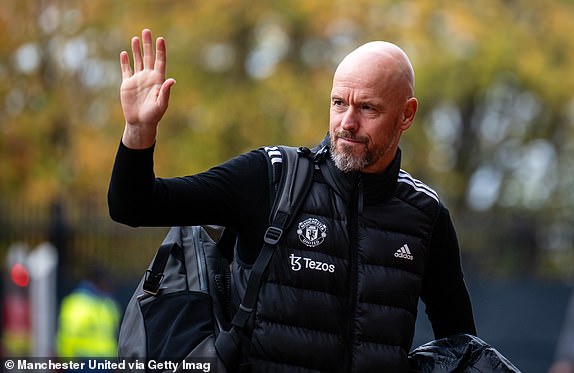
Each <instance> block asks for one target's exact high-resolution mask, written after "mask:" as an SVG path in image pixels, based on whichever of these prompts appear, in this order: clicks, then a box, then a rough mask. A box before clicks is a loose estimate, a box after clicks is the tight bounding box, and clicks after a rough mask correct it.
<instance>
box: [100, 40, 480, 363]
mask: <svg viewBox="0 0 574 373" xmlns="http://www.w3.org/2000/svg"><path fill="white" fill-rule="evenodd" d="M142 44H143V48H142ZM131 49H132V55H133V69H132V67H131V65H130V61H129V56H128V53H127V52H125V51H123V52H121V53H120V65H121V71H122V84H121V89H120V97H121V98H120V101H121V105H122V109H123V113H124V117H125V127H124V132H123V135H122V140H121V142H120V144H119V148H118V151H117V154H116V160H115V163H114V168H113V172H112V176H111V180H110V186H109V191H108V204H109V209H110V215H111V217H112V218H113V219H114V220H116V221H118V222H121V223H124V224H128V225H130V226H177V225H198V224H218V225H224V226H227V227H231V228H233V229H234V230H235V231H237V232H238V245H237V248H236V253H235V258H234V262H233V269H232V273H233V275H232V276H233V284H234V287H235V291H236V292H238V293H240V292H241V289H244V287H245V283H246V279H247V276H248V273H249V268H250V265H251V264H252V263H253V262H254V260H255V258H256V257H257V255H258V253H259V249H260V248H261V247H262V244H263V237H264V233H265V230H266V229H267V225H268V218H269V212H270V209H271V201H272V199H273V191H272V190H270V187H269V181H268V180H269V179H270V178H269V175H268V172H269V161H268V159H267V155H266V152H265V151H263V150H261V149H258V150H253V151H250V152H247V153H245V154H242V155H239V156H237V157H235V158H233V159H231V160H229V161H227V162H225V163H223V164H221V165H218V166H216V167H213V168H211V169H210V170H208V171H206V172H202V173H199V174H195V175H189V176H184V177H180V178H156V177H155V175H154V168H153V155H154V148H155V145H156V134H157V128H158V124H159V121H160V119H161V118H162V116H163V115H164V113H165V111H166V110H167V107H168V100H169V95H170V91H171V89H172V86H173V85H174V83H175V80H174V79H171V78H169V79H166V75H165V71H166V47H165V40H164V39H163V38H161V37H160V38H157V39H156V43H155V55H154V43H153V40H152V36H151V31H149V30H147V29H146V30H143V32H142V37H141V41H140V39H139V38H138V37H134V38H132V41H131ZM142 49H143V53H142ZM414 83H415V79H414V72H413V68H412V66H411V63H410V61H409V58H408V57H407V55H406V54H405V53H404V52H403V51H402V50H401V49H400V48H399V47H398V46H396V45H394V44H392V43H389V42H384V41H374V42H369V43H366V44H364V45H362V46H360V47H358V48H357V49H355V50H354V51H352V52H351V53H349V54H348V55H347V56H346V57H345V58H344V59H343V60H342V61H341V62H340V64H339V65H338V67H337V68H336V70H335V73H334V76H333V81H332V90H331V97H330V123H329V130H328V134H327V136H326V137H325V138H324V139H323V140H322V141H321V143H320V144H319V145H318V146H316V147H315V148H313V149H307V148H302V150H301V153H302V155H301V156H308V157H311V158H312V159H313V161H314V162H315V173H314V177H313V183H312V186H311V189H310V192H309V194H308V196H307V198H306V199H305V201H304V202H303V205H302V207H301V209H300V210H299V213H298V215H297V216H296V218H295V220H294V221H295V222H296V223H295V224H294V225H293V226H292V227H290V228H289V229H288V231H286V232H284V234H283V235H282V238H281V241H280V243H279V247H278V248H277V250H276V251H275V254H274V257H273V259H272V262H271V264H270V267H269V269H270V270H269V272H268V274H267V278H266V280H265V282H264V283H263V285H262V287H261V291H260V293H259V298H258V305H257V308H256V310H255V312H254V317H253V319H252V324H251V328H250V331H249V333H248V334H249V335H247V336H245V338H244V340H243V341H242V344H243V349H242V353H243V355H242V359H241V362H240V366H239V367H235V368H233V369H232V371H246V372H248V371H253V372H271V371H273V372H316V371H329V372H403V371H408V369H409V367H408V358H407V355H408V352H409V350H410V349H411V344H412V341H413V336H414V332H415V320H416V316H417V304H418V300H419V298H420V299H422V300H423V301H424V303H425V305H426V313H427V316H428V317H429V319H430V322H431V325H432V328H433V332H434V335H435V337H436V338H443V337H447V336H450V335H454V334H458V333H465V334H470V335H475V334H476V328H475V323H474V317H473V312H472V307H471V301H470V296H469V294H468V291H467V288H466V285H465V282H464V278H463V271H462V265H461V261H460V253H459V245H458V240H457V237H456V232H455V229H454V226H453V223H452V221H451V218H450V215H449V212H448V210H447V208H446V207H445V206H444V205H443V203H442V202H441V201H440V199H439V197H438V195H437V194H436V193H435V192H434V191H433V190H432V189H431V188H430V187H428V186H427V185H425V184H424V183H422V182H421V181H419V180H416V179H414V178H413V177H412V176H411V175H409V174H408V173H407V172H405V171H403V170H401V169H400V163H401V150H400V148H399V140H400V138H401V135H402V133H403V132H404V131H406V130H407V129H408V128H409V127H410V126H411V124H412V122H413V119H414V117H415V113H416V111H417V106H418V102H417V99H416V98H415V97H414ZM294 94H297V93H296V92H294ZM270 99H272V98H270ZM253 109H255V108H253ZM240 296H241V295H238V296H237V297H235V300H237V299H240ZM235 306H236V307H237V306H238V305H237V304H236V305H235Z"/></svg>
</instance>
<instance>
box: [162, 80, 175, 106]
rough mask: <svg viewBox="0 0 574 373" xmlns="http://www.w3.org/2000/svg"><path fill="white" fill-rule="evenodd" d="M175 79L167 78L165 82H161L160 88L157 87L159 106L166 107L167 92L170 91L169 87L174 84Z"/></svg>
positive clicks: (167, 100)
mask: <svg viewBox="0 0 574 373" xmlns="http://www.w3.org/2000/svg"><path fill="white" fill-rule="evenodd" d="M175 83H176V82H175V79H172V78H170V79H167V80H166V81H165V82H163V84H162V85H161V88H160V89H159V96H158V100H159V105H160V106H161V107H164V108H167V104H168V102H169V94H170V92H171V87H172V86H173V85H174V84H175Z"/></svg>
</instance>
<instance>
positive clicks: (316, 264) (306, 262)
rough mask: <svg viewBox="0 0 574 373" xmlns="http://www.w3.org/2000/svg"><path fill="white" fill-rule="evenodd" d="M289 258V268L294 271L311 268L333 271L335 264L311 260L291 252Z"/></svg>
mask: <svg viewBox="0 0 574 373" xmlns="http://www.w3.org/2000/svg"><path fill="white" fill-rule="evenodd" d="M289 259H290V260H291V269H292V270H293V271H295V272H297V271H300V270H301V269H311V270H315V271H322V272H330V273H334V272H335V265H334V264H328V263H324V262H320V261H317V260H313V259H311V258H304V257H300V256H295V255H294V254H291V255H290V256H289Z"/></svg>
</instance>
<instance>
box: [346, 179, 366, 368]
mask: <svg viewBox="0 0 574 373" xmlns="http://www.w3.org/2000/svg"><path fill="white" fill-rule="evenodd" d="M356 187H357V189H356V190H355V192H354V193H353V203H352V204H351V205H350V214H349V243H350V248H349V270H350V273H349V282H350V284H349V315H350V319H349V324H348V325H349V329H348V340H347V343H348V361H347V364H348V368H347V372H351V371H352V367H353V349H354V344H355V330H356V328H355V316H356V310H357V302H358V294H357V290H358V267H359V263H358V259H359V258H358V256H359V255H358V247H359V217H360V216H361V215H362V214H363V175H362V174H360V173H359V174H358V175H357V183H356Z"/></svg>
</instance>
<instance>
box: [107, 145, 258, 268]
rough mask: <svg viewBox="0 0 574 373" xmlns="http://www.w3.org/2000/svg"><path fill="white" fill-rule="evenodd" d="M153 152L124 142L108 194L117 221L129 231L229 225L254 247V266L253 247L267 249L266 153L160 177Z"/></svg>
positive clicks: (242, 243)
mask: <svg viewBox="0 0 574 373" xmlns="http://www.w3.org/2000/svg"><path fill="white" fill-rule="evenodd" d="M153 152H154V149H153V147H152V148H149V149H144V150H133V149H129V148H127V147H125V146H124V145H123V144H121V143H120V146H119V148H118V152H117V154H116V159H115V163H114V167H113V170H112V175H111V179H110V184H109V189H108V207H109V212H110V216H111V217H112V219H113V220H115V221H117V222H120V223H123V224H127V225H130V226H174V225H181V226H183V225H198V224H217V225H224V226H227V227H230V228H233V229H235V230H236V231H237V232H238V234H239V239H240V246H241V247H244V248H250V252H247V250H245V251H246V253H245V258H244V259H245V260H246V261H248V262H249V260H250V259H251V257H252V255H254V254H256V252H255V253H254V254H253V248H256V250H258V249H259V248H260V247H261V245H262V242H263V241H262V237H263V232H264V230H265V228H266V226H267V219H268V214H269V182H268V180H269V178H268V163H267V160H266V159H265V155H264V153H263V152H261V151H256V150H255V151H251V152H248V153H245V154H242V155H239V156H237V157H235V158H233V159H231V160H229V161H227V162H225V163H223V164H221V165H218V166H216V167H213V168H211V169H209V170H207V171H205V172H202V173H199V174H195V175H190V176H183V177H175V178H157V177H155V175H154V170H153Z"/></svg>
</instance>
